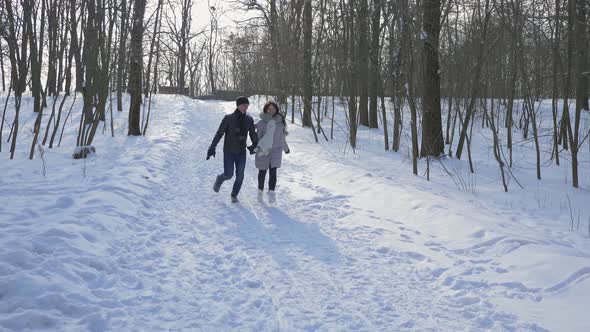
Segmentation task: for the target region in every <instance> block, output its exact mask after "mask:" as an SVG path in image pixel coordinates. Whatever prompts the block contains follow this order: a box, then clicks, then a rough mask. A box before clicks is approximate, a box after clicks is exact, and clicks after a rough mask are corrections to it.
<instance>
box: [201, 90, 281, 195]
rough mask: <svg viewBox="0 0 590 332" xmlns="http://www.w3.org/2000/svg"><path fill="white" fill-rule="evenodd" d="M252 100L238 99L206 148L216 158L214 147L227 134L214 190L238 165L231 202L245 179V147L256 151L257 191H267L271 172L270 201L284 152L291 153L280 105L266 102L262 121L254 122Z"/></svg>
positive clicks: (253, 151) (217, 188)
mask: <svg viewBox="0 0 590 332" xmlns="http://www.w3.org/2000/svg"><path fill="white" fill-rule="evenodd" d="M249 105H250V102H249V101H248V98H246V97H239V98H238V99H236V110H235V111H234V112H233V113H231V114H228V115H226V116H225V117H224V118H223V120H221V124H220V125H219V129H217V133H216V134H215V137H214V138H213V142H212V143H211V146H210V147H209V149H208V150H207V160H209V158H211V157H215V147H216V146H217V144H218V143H219V141H220V140H221V137H222V136H225V138H224V141H223V173H222V174H219V175H218V176H217V178H216V179H215V184H214V185H213V190H214V191H215V192H219V189H220V188H221V185H222V184H223V182H224V181H226V180H229V179H231V178H232V176H233V173H234V168H235V173H236V180H235V181H234V186H233V189H232V192H231V201H232V203H236V202H238V194H239V192H240V189H241V187H242V183H243V182H244V169H245V168H246V149H248V150H249V151H250V154H256V156H255V164H256V168H257V169H258V194H259V195H262V193H263V191H264V182H265V178H266V173H267V172H268V173H269V175H270V176H269V181H268V189H269V192H268V193H269V199H270V201H271V202H274V201H275V200H276V198H275V191H274V190H275V187H276V184H277V168H280V167H281V160H282V158H283V152H285V153H289V152H290V150H289V145H288V144H287V140H286V136H287V134H288V132H287V122H286V121H285V116H284V115H283V114H282V113H281V112H279V106H278V105H277V104H276V103H275V102H272V101H269V102H267V103H266V104H264V107H263V108H262V113H260V120H259V121H258V122H257V123H256V124H254V119H253V118H252V117H251V116H250V115H248V114H246V112H247V110H248V106H249ZM248 135H249V136H250V141H252V145H250V146H247V144H246V137H247V136H248Z"/></svg>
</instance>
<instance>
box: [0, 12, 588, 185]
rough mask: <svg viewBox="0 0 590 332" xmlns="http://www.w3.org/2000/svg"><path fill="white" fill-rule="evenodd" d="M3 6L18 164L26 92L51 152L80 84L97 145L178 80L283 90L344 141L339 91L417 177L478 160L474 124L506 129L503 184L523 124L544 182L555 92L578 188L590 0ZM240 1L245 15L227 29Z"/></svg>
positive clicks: (498, 137) (1, 57)
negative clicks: (404, 146) (423, 163)
mask: <svg viewBox="0 0 590 332" xmlns="http://www.w3.org/2000/svg"><path fill="white" fill-rule="evenodd" d="M1 1H2V6H1V7H0V34H1V38H0V50H1V52H0V68H1V73H0V74H1V81H2V82H1V84H2V91H4V92H5V94H7V95H9V96H11V97H12V98H14V100H15V102H14V105H15V106H14V107H15V113H14V114H15V117H14V119H8V118H6V119H5V116H4V115H5V113H6V105H3V106H4V107H3V114H2V124H1V126H3V127H4V126H10V128H11V129H10V135H9V137H8V138H7V137H1V138H0V151H2V148H3V146H2V145H1V144H2V143H1V141H8V142H10V147H9V152H10V158H13V156H14V150H15V147H16V141H17V139H18V135H17V133H18V132H19V130H18V128H19V112H20V111H21V98H22V96H23V94H30V95H31V96H32V97H33V98H34V107H33V111H34V112H36V113H37V114H38V116H37V121H36V122H35V126H34V140H33V143H32V145H31V150H30V158H31V159H32V158H33V156H34V152H35V146H36V144H39V143H38V141H42V144H43V145H45V144H46V143H47V140H49V147H52V146H53V142H54V140H55V139H56V137H57V136H59V135H57V133H59V130H60V126H61V125H62V123H63V122H64V121H65V118H67V117H68V116H70V114H69V113H68V106H67V105H69V104H70V103H71V102H72V101H71V99H75V98H76V93H74V92H79V94H80V98H82V99H83V104H84V106H83V112H82V114H79V115H77V116H80V120H79V121H80V127H79V128H80V129H79V134H78V146H81V147H84V146H88V145H90V144H91V143H92V140H93V137H94V135H95V134H96V130H97V128H98V125H99V123H101V122H103V121H106V122H108V121H111V132H112V116H111V117H110V120H109V116H108V115H109V114H112V112H113V111H119V112H120V111H123V104H122V101H121V100H122V96H123V94H124V93H129V94H130V96H131V103H130V106H129V128H128V129H129V131H128V134H129V135H141V134H145V132H146V131H147V128H148V123H149V108H147V107H145V105H148V104H149V99H150V98H151V96H152V94H154V93H158V91H159V87H160V86H167V87H172V88H173V89H176V91H177V92H178V93H181V94H186V95H189V96H197V95H203V94H215V93H216V92H217V91H218V90H238V91H242V92H243V93H245V94H249V95H253V94H261V95H271V96H274V98H275V99H276V100H277V101H278V102H279V103H281V104H282V105H285V106H283V107H284V108H285V109H287V110H288V111H290V112H291V115H290V120H291V121H292V122H293V121H294V119H295V116H296V112H301V120H302V125H303V126H306V127H311V128H313V134H314V136H315V139H316V141H318V135H319V134H323V136H324V137H326V139H327V137H328V136H331V135H328V134H327V129H328V128H326V130H324V128H323V127H322V126H323V125H324V124H322V120H324V119H326V118H330V113H329V112H328V103H331V105H332V107H333V105H334V100H335V99H336V100H337V101H338V102H340V103H341V104H342V105H344V106H345V108H346V115H347V116H346V119H347V124H346V128H347V135H348V138H349V144H350V146H351V147H352V148H355V147H356V137H357V129H358V126H366V127H370V128H378V127H381V130H383V132H384V137H385V139H384V148H385V149H386V150H388V149H390V148H391V149H392V150H394V151H399V150H400V141H401V139H402V137H404V136H406V135H407V136H408V137H410V138H411V142H412V143H411V145H412V146H411V153H410V154H411V157H412V160H413V172H414V173H415V174H417V173H418V170H417V162H418V159H419V158H426V159H427V160H430V158H431V157H440V156H442V155H448V156H450V157H455V158H458V159H462V158H464V157H465V155H464V152H467V158H468V159H469V160H470V164H471V154H470V142H471V134H472V132H473V126H474V125H481V126H484V127H486V128H489V130H490V132H491V133H492V135H491V136H492V137H493V140H494V142H493V144H494V157H495V158H496V160H497V163H498V167H499V169H500V172H501V174H502V179H504V177H505V176H506V177H508V176H509V173H510V167H512V148H513V144H514V140H515V138H514V137H513V132H517V131H518V132H521V133H522V137H524V139H527V140H528V139H530V140H532V142H534V145H535V147H536V160H535V161H534V163H535V165H536V170H537V178H539V179H541V177H542V167H541V166H542V163H543V160H541V151H540V147H539V137H540V136H541V135H547V133H545V132H544V133H541V132H540V130H539V128H538V125H539V121H538V119H537V114H538V113H537V112H538V105H539V102H540V100H542V99H550V100H551V101H552V112H553V113H552V118H553V120H552V124H551V126H552V132H551V133H550V135H551V137H552V142H553V151H552V158H551V160H552V162H554V163H556V164H559V163H560V160H561V159H562V158H563V154H564V151H567V154H566V155H567V158H568V159H570V160H571V167H572V169H571V179H572V185H573V186H574V187H578V186H579V167H580V165H579V164H578V155H579V153H580V146H581V145H582V144H583V143H584V142H585V141H586V140H587V139H588V132H587V130H588V129H587V128H585V127H584V126H582V125H581V118H582V117H581V114H582V112H587V110H588V73H590V71H589V69H588V67H589V61H588V56H589V53H590V52H588V46H589V38H588V34H589V33H590V28H589V25H588V24H587V23H588V22H589V20H590V15H589V13H588V9H589V7H590V2H589V1H583V0H388V1H381V0H289V1H287V0H231V1H229V0H228V2H224V4H226V5H228V6H230V7H229V8H230V9H223V8H222V7H221V6H219V4H217V3H211V2H209V3H208V13H199V15H195V13H194V11H195V9H194V6H195V3H196V2H197V0H166V1H164V0H1ZM199 1H203V0H199ZM228 10H232V11H234V12H235V11H240V12H241V13H243V14H244V15H243V19H237V20H236V21H235V22H233V23H232V25H231V26H228V25H221V24H220V22H221V21H222V18H223V17H224V15H226V14H227V11H228ZM195 17H199V18H203V17H207V20H208V21H207V22H195ZM57 97H61V99H59V100H60V102H59V103H56V101H57V100H58V98H57ZM111 98H115V99H116V110H113V107H112V106H110V105H111V103H110V100H111ZM296 100H297V101H300V102H298V103H296V102H295V101H296ZM287 105H289V106H287ZM296 107H297V108H296ZM299 107H301V109H299ZM142 112H143V113H142ZM146 112H147V114H145V113H146ZM71 116H74V115H71ZM407 118H409V119H410V120H409V121H406V122H404V119H407ZM478 120H481V123H479V121H478ZM332 121H333V116H332ZM476 121H478V123H475V122H476ZM384 123H386V124H389V126H391V128H388V126H387V125H384ZM404 123H409V124H410V128H405V127H404ZM331 130H332V131H333V128H332V129H331ZM1 132H2V129H0V133H1ZM455 132H456V133H457V135H458V137H455ZM445 149H447V151H445ZM585 167H588V165H586V166H585ZM471 169H472V171H473V166H472V167H471ZM504 189H505V190H508V189H507V185H506V181H504Z"/></svg>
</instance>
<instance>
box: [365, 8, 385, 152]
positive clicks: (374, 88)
mask: <svg viewBox="0 0 590 332" xmlns="http://www.w3.org/2000/svg"><path fill="white" fill-rule="evenodd" d="M382 6H383V1H381V0H376V1H374V8H373V13H372V15H371V37H372V40H371V49H370V62H369V64H370V71H371V73H370V77H369V79H370V89H369V92H370V104H369V127H370V128H378V127H379V124H378V121H377V120H378V116H377V93H378V92H379V91H378V90H379V87H380V86H381V84H380V82H379V81H380V79H381V75H380V74H379V72H380V68H379V63H380V61H379V49H380V45H379V41H380V39H379V35H380V34H381V24H380V23H381V7H382ZM383 123H384V126H386V122H383ZM387 144H389V142H388V143H387Z"/></svg>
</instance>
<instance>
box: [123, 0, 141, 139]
mask: <svg viewBox="0 0 590 332" xmlns="http://www.w3.org/2000/svg"><path fill="white" fill-rule="evenodd" d="M134 1H135V2H134V3H135V5H134V10H133V29H132V30H131V44H130V46H131V54H130V56H131V63H130V67H129V85H130V88H131V89H130V90H131V102H130V104H129V131H128V132H127V135H136V136H137V135H141V127H140V123H139V120H140V113H141V99H142V98H141V82H142V77H141V76H142V72H143V15H144V13H145V3H146V0H134Z"/></svg>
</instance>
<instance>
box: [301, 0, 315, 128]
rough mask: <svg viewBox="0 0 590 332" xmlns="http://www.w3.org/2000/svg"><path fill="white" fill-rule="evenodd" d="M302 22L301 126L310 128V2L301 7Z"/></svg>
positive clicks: (308, 0)
mask: <svg viewBox="0 0 590 332" xmlns="http://www.w3.org/2000/svg"><path fill="white" fill-rule="evenodd" d="M303 21H304V22H303V126H304V127H311V126H312V118H311V100H312V97H313V93H312V84H313V81H312V77H311V69H312V68H311V37H312V16H311V0H305V5H304V7H303Z"/></svg>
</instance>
